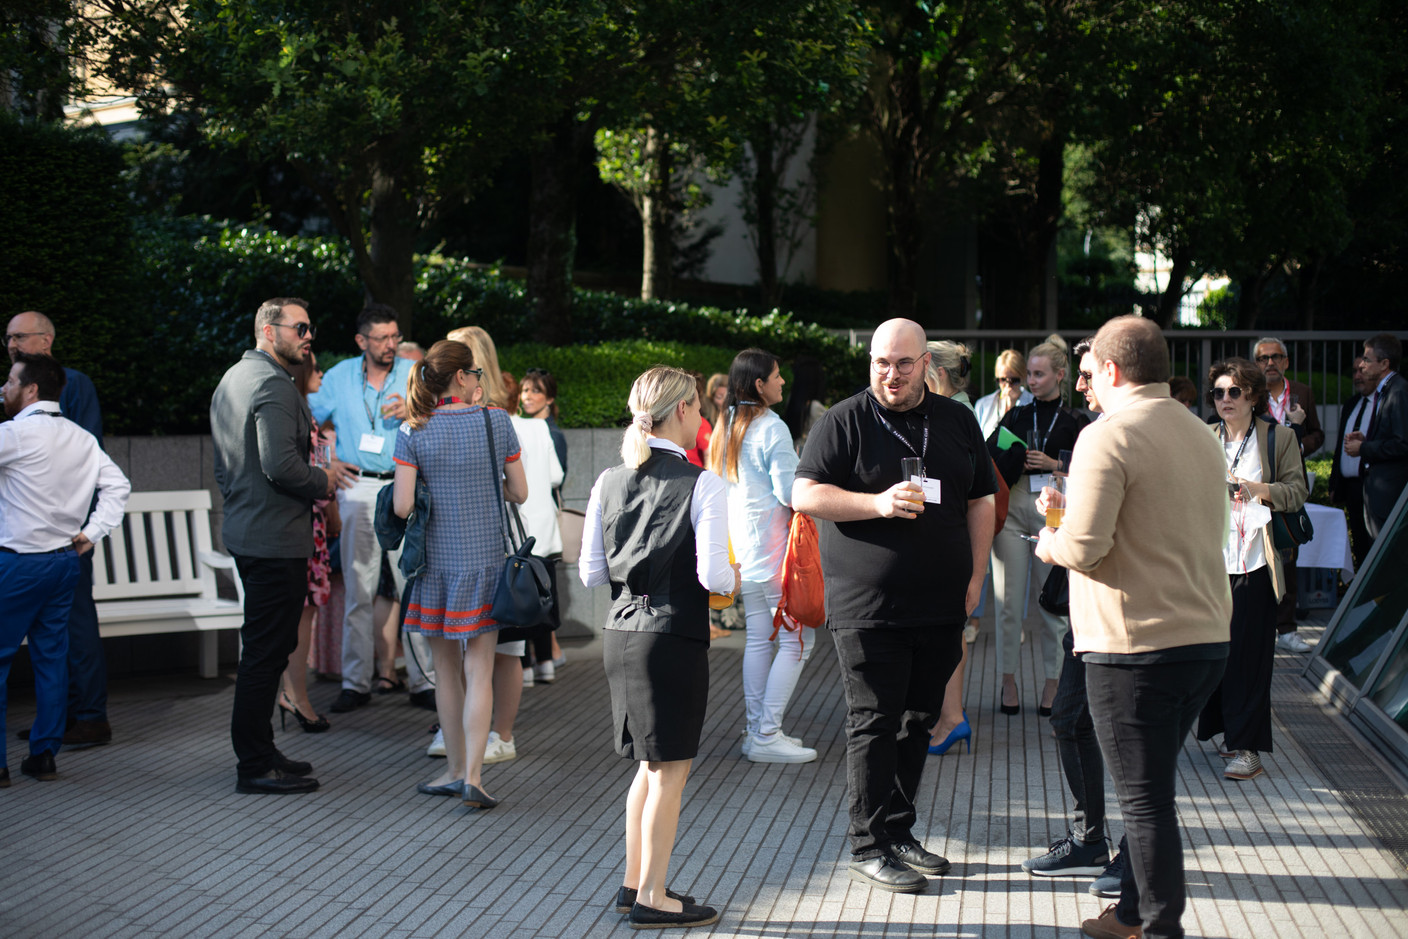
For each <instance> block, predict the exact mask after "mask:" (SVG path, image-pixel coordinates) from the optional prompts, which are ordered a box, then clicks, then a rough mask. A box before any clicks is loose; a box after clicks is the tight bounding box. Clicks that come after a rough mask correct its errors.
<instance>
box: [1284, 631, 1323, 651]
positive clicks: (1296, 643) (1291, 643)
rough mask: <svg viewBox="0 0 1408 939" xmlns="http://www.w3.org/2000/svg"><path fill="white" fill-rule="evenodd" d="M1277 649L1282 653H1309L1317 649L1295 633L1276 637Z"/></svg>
mask: <svg viewBox="0 0 1408 939" xmlns="http://www.w3.org/2000/svg"><path fill="white" fill-rule="evenodd" d="M1276 648H1278V649H1280V650H1281V651H1282V652H1309V651H1311V650H1312V649H1314V648H1315V647H1314V646H1312V645H1311V644H1310V643H1308V642H1306V641H1305V640H1304V639H1302V638H1301V637H1300V635H1299V634H1297V633H1294V632H1289V633H1282V634H1281V635H1279V636H1277V637H1276Z"/></svg>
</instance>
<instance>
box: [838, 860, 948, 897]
mask: <svg viewBox="0 0 1408 939" xmlns="http://www.w3.org/2000/svg"><path fill="white" fill-rule="evenodd" d="M849 867H850V871H851V879H852V880H858V881H860V882H861V883H863V884H868V885H870V886H872V887H877V888H879V889H881V890H888V891H890V892H891V893H923V892H924V888H925V887H927V886H929V881H928V880H927V879H925V877H924V875H923V874H921V873H919V872H918V871H913V870H910V869H909V868H908V867H906V866H905V865H903V864H901V863H900V862H899V861H897V860H895V859H894V858H892V857H890V856H889V855H888V854H882V855H880V856H879V857H873V858H871V859H870V860H868V861H852V862H851V863H850V865H849Z"/></svg>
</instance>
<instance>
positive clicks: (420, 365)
mask: <svg viewBox="0 0 1408 939" xmlns="http://www.w3.org/2000/svg"><path fill="white" fill-rule="evenodd" d="M472 368H474V353H473V352H471V351H470V349H469V346H467V345H465V344H464V343H462V342H457V341H455V340H453V339H441V340H440V341H439V342H437V343H436V344H435V345H433V346H431V347H430V351H429V352H427V353H426V354H425V358H424V359H422V360H421V361H419V362H415V363H413V364H412V365H411V377H410V378H409V379H408V380H407V381H406V423H407V424H410V425H411V427H412V428H413V429H415V430H420V429H421V428H422V427H424V426H425V422H426V421H428V420H430V415H431V414H433V413H435V406H436V404H438V403H439V401H440V398H441V397H443V396H444V394H445V391H446V389H448V388H449V387H450V382H452V381H454V378H455V373H456V372H458V371H460V369H464V370H465V371H468V370H470V369H472Z"/></svg>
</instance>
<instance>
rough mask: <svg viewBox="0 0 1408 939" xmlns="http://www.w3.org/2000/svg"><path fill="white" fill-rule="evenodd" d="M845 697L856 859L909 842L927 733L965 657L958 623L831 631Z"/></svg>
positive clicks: (927, 746) (850, 832) (848, 770)
mask: <svg viewBox="0 0 1408 939" xmlns="http://www.w3.org/2000/svg"><path fill="white" fill-rule="evenodd" d="M831 638H832V640H833V641H834V642H835V644H836V656H837V658H838V659H840V662H841V682H842V687H843V688H844V690H845V694H846V793H847V798H848V800H849V805H850V817H851V824H850V831H849V835H850V839H851V854H852V856H853V857H854V858H855V859H856V860H858V861H864V860H868V859H870V858H873V857H878V856H879V855H881V854H883V853H885V851H886V850H888V848H889V847H890V845H893V844H902V843H905V842H909V841H913V840H914V838H913V835H911V834H910V832H911V830H912V829H913V827H914V822H915V811H914V797H915V793H916V792H917V791H918V789H919V777H920V775H921V774H922V773H923V772H924V758H925V757H926V756H928V755H929V728H930V727H932V726H934V722H935V721H937V720H938V718H939V709H940V707H941V706H942V705H943V701H944V686H945V685H946V684H948V679H949V676H951V675H952V674H953V670H954V669H955V668H956V667H957V666H958V663H959V660H960V659H961V658H962V654H963V646H962V642H963V625H962V624H961V623H960V624H958V625H956V626H929V627H912V628H908V629H904V628H888V627H868V628H865V629H833V630H832V631H831Z"/></svg>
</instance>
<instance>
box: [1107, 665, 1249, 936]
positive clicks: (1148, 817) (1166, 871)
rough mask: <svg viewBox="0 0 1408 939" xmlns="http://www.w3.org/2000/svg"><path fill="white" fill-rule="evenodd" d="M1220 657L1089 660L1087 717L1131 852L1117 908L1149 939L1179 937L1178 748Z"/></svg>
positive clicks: (1182, 898)
mask: <svg viewBox="0 0 1408 939" xmlns="http://www.w3.org/2000/svg"><path fill="white" fill-rule="evenodd" d="M1223 665H1224V663H1223V661H1222V660H1221V659H1216V660H1212V661H1193V662H1169V663H1166V664H1162V665H1102V664H1099V663H1096V662H1086V663H1085V686H1086V692H1087V694H1088V695H1089V697H1090V716H1091V718H1092V719H1093V720H1094V722H1095V734H1096V736H1097V737H1098V738H1099V740H1100V750H1101V752H1102V753H1103V754H1104V756H1105V763H1106V765H1108V766H1109V767H1110V777H1111V778H1112V779H1113V780H1114V783H1115V794H1116V795H1117V796H1118V797H1119V800H1120V811H1121V812H1122V813H1123V814H1124V833H1125V838H1126V839H1127V840H1128V842H1129V858H1128V863H1127V864H1126V865H1125V873H1124V880H1123V882H1122V883H1121V884H1120V891H1121V892H1120V900H1119V906H1118V908H1117V910H1116V915H1117V916H1118V917H1119V919H1120V921H1121V922H1122V923H1125V924H1127V925H1131V926H1132V925H1135V924H1139V923H1142V924H1143V927H1144V935H1145V936H1146V937H1148V939H1165V937H1181V936H1182V935H1183V927H1182V925H1180V922H1179V921H1180V920H1181V919H1182V917H1183V908H1184V906H1186V905H1187V895H1186V888H1185V885H1184V881H1183V842H1182V840H1181V839H1180V837H1179V833H1178V815H1177V813H1176V811H1175V810H1174V796H1175V791H1176V785H1175V783H1176V778H1177V768H1178V754H1179V751H1180V750H1182V748H1183V740H1184V738H1186V737H1187V736H1188V731H1189V730H1190V729H1191V728H1192V726H1193V721H1194V720H1195V719H1197V716H1198V712H1199V711H1200V710H1202V707H1203V704H1204V702H1206V701H1207V699H1208V695H1210V694H1212V690H1213V689H1214V688H1216V687H1217V683H1218V681H1219V680H1220V679H1221V678H1222V670H1223Z"/></svg>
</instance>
